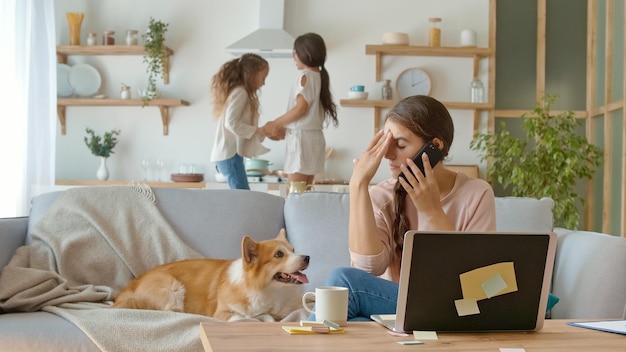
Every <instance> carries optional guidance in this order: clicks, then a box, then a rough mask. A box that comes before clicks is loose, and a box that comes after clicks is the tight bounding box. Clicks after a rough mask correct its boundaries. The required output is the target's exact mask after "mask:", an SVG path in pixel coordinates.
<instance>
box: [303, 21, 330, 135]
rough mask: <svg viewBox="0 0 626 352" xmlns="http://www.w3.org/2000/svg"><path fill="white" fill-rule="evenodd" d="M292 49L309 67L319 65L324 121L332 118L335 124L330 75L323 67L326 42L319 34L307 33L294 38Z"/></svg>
mask: <svg viewBox="0 0 626 352" xmlns="http://www.w3.org/2000/svg"><path fill="white" fill-rule="evenodd" d="M293 50H294V51H295V52H296V54H298V58H299V59H300V61H301V62H302V63H303V64H305V65H307V66H309V67H319V69H320V75H321V78H322V89H321V92H320V102H321V103H322V107H323V108H324V114H325V115H326V118H325V120H326V122H329V121H330V120H332V122H333V125H334V126H337V125H338V124H339V120H337V106H336V105H335V103H334V102H333V96H332V94H331V93H330V76H329V75H328V71H327V70H326V68H325V67H324V63H325V62H326V44H324V39H322V37H321V36H320V35H319V34H316V33H307V34H303V35H301V36H299V37H298V38H296V41H295V42H294V44H293Z"/></svg>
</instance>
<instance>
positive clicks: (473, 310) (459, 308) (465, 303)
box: [454, 298, 480, 317]
mask: <svg viewBox="0 0 626 352" xmlns="http://www.w3.org/2000/svg"><path fill="white" fill-rule="evenodd" d="M454 306H455V307H456V314H458V315H459V316H460V317H464V316H467V315H474V314H480V309H479V308H478V303H477V302H476V300H475V299H473V298H465V299H456V300H454Z"/></svg>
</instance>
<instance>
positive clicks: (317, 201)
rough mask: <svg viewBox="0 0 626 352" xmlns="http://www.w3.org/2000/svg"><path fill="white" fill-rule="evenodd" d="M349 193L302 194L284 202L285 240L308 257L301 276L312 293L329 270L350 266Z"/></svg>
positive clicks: (306, 288) (297, 251)
mask: <svg viewBox="0 0 626 352" xmlns="http://www.w3.org/2000/svg"><path fill="white" fill-rule="evenodd" d="M349 197H350V196H349V195H348V193H332V192H305V193H302V194H301V195H293V196H290V197H289V198H287V199H286V200H285V210H284V214H285V228H286V229H287V238H288V239H289V242H290V243H291V245H293V247H294V248H295V250H296V253H299V254H306V255H309V256H311V263H310V265H309V268H308V269H307V270H305V271H304V273H305V274H306V275H307V277H308V278H309V283H308V284H305V285H304V290H305V291H314V290H315V287H316V286H321V285H323V284H324V281H326V278H327V277H328V274H329V273H330V272H331V270H333V269H335V268H338V267H349V266H350V253H349V252H348V215H349V211H350V198H349Z"/></svg>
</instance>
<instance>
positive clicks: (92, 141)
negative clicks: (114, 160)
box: [84, 127, 120, 181]
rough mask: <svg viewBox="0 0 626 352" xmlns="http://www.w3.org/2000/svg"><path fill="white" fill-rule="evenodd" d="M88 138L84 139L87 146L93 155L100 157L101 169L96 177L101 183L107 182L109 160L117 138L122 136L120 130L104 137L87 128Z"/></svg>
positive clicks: (106, 133)
mask: <svg viewBox="0 0 626 352" xmlns="http://www.w3.org/2000/svg"><path fill="white" fill-rule="evenodd" d="M85 131H87V137H85V138H84V140H85V145H87V147H88V148H89V150H90V151H91V154H93V155H95V156H99V157H100V167H99V168H98V171H97V172H96V177H97V178H98V180H100V181H106V180H108V179H109V169H107V158H108V157H109V156H111V154H113V148H115V145H116V144H117V136H118V135H119V134H120V131H119V130H111V131H109V132H105V133H104V135H103V136H102V137H100V136H98V135H96V134H95V133H94V131H93V130H92V129H91V128H89V127H87V128H86V129H85Z"/></svg>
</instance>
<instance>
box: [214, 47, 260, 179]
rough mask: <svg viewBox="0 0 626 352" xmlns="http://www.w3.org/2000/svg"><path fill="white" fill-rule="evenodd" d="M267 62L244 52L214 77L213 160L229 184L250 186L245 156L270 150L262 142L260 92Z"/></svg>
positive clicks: (226, 64) (252, 155)
mask: <svg viewBox="0 0 626 352" xmlns="http://www.w3.org/2000/svg"><path fill="white" fill-rule="evenodd" d="M268 73H269V64H268V63H267V61H266V60H265V59H264V58H262V57H261V56H259V55H256V54H244V55H242V56H241V57H239V58H237V59H233V60H231V61H228V62H226V63H225V64H224V65H222V67H221V68H220V70H219V72H218V73H216V74H215V75H214V76H213V79H212V83H211V93H212V97H213V104H214V105H213V114H214V116H215V118H217V119H218V126H217V130H216V131H215V141H214V142H213V151H212V152H211V161H212V162H214V163H215V164H216V165H217V170H218V171H219V172H220V173H222V174H223V175H224V176H225V177H226V181H227V182H228V186H229V187H230V188H237V189H250V186H249V184H248V177H247V175H246V169H245V166H244V160H243V158H244V157H248V158H249V157H254V156H257V155H261V154H264V153H267V152H268V151H269V149H267V148H265V147H264V146H263V145H262V144H261V142H262V141H263V139H264V138H265V135H264V133H263V130H262V129H261V128H259V109H260V106H259V99H258V96H257V91H258V90H259V89H260V88H261V87H262V86H263V85H265V78H266V77H267V74H268Z"/></svg>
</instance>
